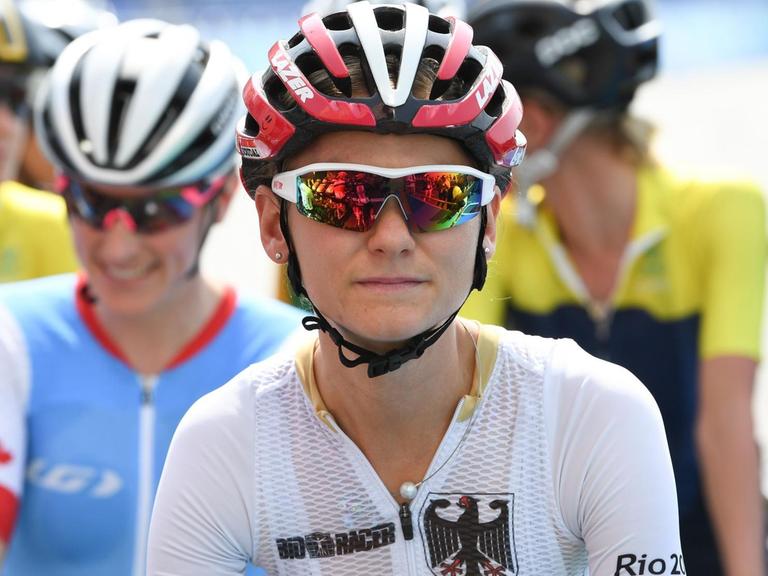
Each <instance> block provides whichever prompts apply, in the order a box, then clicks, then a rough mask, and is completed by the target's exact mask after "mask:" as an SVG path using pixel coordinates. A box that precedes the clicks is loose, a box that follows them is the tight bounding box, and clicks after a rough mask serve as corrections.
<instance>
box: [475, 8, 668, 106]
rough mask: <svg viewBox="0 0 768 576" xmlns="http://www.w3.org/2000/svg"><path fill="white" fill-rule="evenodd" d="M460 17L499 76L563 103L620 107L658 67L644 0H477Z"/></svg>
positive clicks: (655, 29) (656, 30) (654, 24)
mask: <svg viewBox="0 0 768 576" xmlns="http://www.w3.org/2000/svg"><path fill="white" fill-rule="evenodd" d="M468 21H469V23H470V24H471V25H472V27H473V28H474V30H475V36H474V42H475V43H476V44H481V45H485V46H489V47H490V48H491V49H492V50H493V51H494V52H495V53H496V54H497V55H498V56H499V59H500V60H501V62H502V63H503V65H504V77H505V78H506V79H508V80H509V81H511V82H512V83H513V84H514V85H515V87H516V88H517V89H518V91H520V92H521V93H522V94H525V93H526V92H530V91H532V90H534V91H539V92H544V93H546V94H549V95H550V96H552V97H554V98H555V99H556V100H557V101H559V102H560V103H561V104H563V105H564V106H565V107H567V108H582V107H587V108H594V109H622V108H626V107H627V105H628V104H629V102H630V101H631V100H632V98H633V96H634V94H635V90H636V89H637V87H638V86H639V85H640V84H642V83H643V82H646V81H647V80H649V79H651V78H652V77H653V76H654V75H655V74H656V70H657V66H658V42H659V35H660V26H659V24H658V21H657V20H655V19H654V16H653V14H652V11H651V6H650V5H649V2H648V1H647V0H478V2H476V3H475V4H474V6H473V7H472V8H471V10H470V12H469V15H468Z"/></svg>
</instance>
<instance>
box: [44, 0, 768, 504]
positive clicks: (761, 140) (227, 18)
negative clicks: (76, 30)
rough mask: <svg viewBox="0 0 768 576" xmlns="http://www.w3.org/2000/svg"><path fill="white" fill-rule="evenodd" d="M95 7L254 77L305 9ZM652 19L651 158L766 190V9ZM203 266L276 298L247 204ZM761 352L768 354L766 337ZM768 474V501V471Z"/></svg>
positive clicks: (643, 93) (663, 6)
mask: <svg viewBox="0 0 768 576" xmlns="http://www.w3.org/2000/svg"><path fill="white" fill-rule="evenodd" d="M39 1H40V2H46V1H51V0H39ZM53 1H55V2H57V3H59V2H62V1H63V0H53ZM470 3H471V0H470ZM94 4H100V5H101V6H106V7H110V8H111V9H113V10H114V11H115V12H116V13H117V15H118V17H119V18H120V19H121V20H123V19H128V18H135V17H145V16H153V17H160V18H163V19H166V20H169V21H172V22H176V23H181V22H191V23H194V24H195V25H197V26H198V27H199V28H200V29H201V30H202V31H203V33H204V34H205V35H206V36H207V37H208V38H210V39H213V38H216V39H220V40H223V41H225V42H227V43H228V44H229V46H230V47H231V48H232V50H233V51H234V52H235V53H237V54H238V55H239V56H240V57H241V58H242V60H243V61H244V62H245V64H246V66H247V67H248V69H249V71H250V72H254V71H257V70H260V69H262V68H263V67H264V66H265V65H266V53H267V50H268V48H269V47H270V46H271V45H272V44H273V43H274V41H275V40H276V39H278V38H284V39H287V38H288V37H289V36H290V35H291V34H292V33H293V32H294V29H295V27H296V20H297V18H298V17H299V15H300V12H301V7H302V4H303V2H302V1H299V0H250V1H244V0H209V1H204V0H183V1H182V0H111V2H108V1H107V0H104V2H100V1H99V0H94ZM656 12H657V14H658V16H659V17H660V19H661V21H662V23H663V27H664V35H663V38H662V44H661V73H660V75H659V76H658V78H657V79H656V80H654V81H652V82H650V83H649V84H648V85H646V86H645V87H643V88H642V89H641V90H640V92H639V93H638V96H637V98H636V100H635V102H634V104H633V106H634V110H635V111H636V113H637V114H638V115H640V116H643V117H645V118H648V119H650V120H652V121H654V123H655V124H656V125H657V126H658V134H657V138H656V143H655V148H656V153H657V156H658V157H659V159H660V160H661V161H662V162H663V163H665V164H668V165H670V166H672V167H673V168H674V169H676V170H678V171H680V172H684V173H685V172H695V173H696V174H702V173H703V174H713V175H724V176H731V177H737V178H747V179H751V180H754V181H757V182H758V183H759V184H760V185H761V186H762V188H763V190H768V159H767V158H766V156H768V0H730V1H728V2H723V1H721V0H656ZM203 266H204V267H205V268H207V269H208V270H210V271H211V272H213V273H215V274H216V275H217V276H219V277H220V278H222V279H225V280H228V281H230V282H232V283H233V284H235V285H236V286H238V288H240V290H242V291H243V292H258V293H263V294H272V293H273V292H274V289H275V286H276V269H275V267H274V266H273V265H272V263H271V262H270V261H269V260H267V258H266V256H265V255H264V254H263V251H262V249H261V244H260V241H259V237H258V229H257V223H256V213H255V210H254V208H253V204H252V203H251V202H250V201H249V200H248V199H247V197H246V195H245V194H240V195H239V197H238V198H237V201H236V202H234V203H233V206H232V209H230V212H229V214H228V216H227V219H226V220H225V223H224V225H221V226H218V227H216V228H214V230H213V232H212V235H211V238H210V241H209V242H208V243H207V245H206V249H205V251H204V254H203ZM766 317H768V314H766ZM766 326H768V322H767V323H766ZM764 349H765V350H766V351H768V332H767V333H766V338H764ZM766 380H768V369H766V368H763V371H762V373H761V384H760V386H759V390H758V394H757V397H756V402H755V410H756V411H757V412H758V414H757V421H758V422H759V423H760V430H759V434H760V437H761V439H762V441H763V444H764V446H768V384H766ZM764 453H766V454H768V451H764ZM766 460H768V458H766ZM765 472H766V473H765V474H764V479H765V480H764V493H766V494H768V466H766V468H765Z"/></svg>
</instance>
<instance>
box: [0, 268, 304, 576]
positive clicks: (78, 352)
mask: <svg viewBox="0 0 768 576" xmlns="http://www.w3.org/2000/svg"><path fill="white" fill-rule="evenodd" d="M81 285H82V282H80V283H78V280H77V277H75V276H72V275H67V276H59V277H53V278H46V279H42V280H34V281H30V282H24V283H19V284H15V285H7V286H5V287H2V289H0V406H2V408H0V446H2V447H3V451H4V453H5V454H10V455H11V458H10V459H9V460H8V459H7V460H8V461H7V462H5V463H0V489H2V490H5V491H6V492H10V493H12V494H15V495H16V497H17V499H18V500H19V502H20V507H19V512H18V517H17V521H16V523H15V528H14V530H13V532H12V534H11V541H10V548H9V551H8V555H7V558H6V565H5V568H4V572H3V574H4V575H7V576H16V575H22V574H30V575H32V574H34V575H41V574H52V575H54V574H55V575H56V576H68V575H72V576H75V575H77V576H90V575H94V576H96V575H99V576H103V575H107V574H108V575H110V576H121V575H124V576H132V575H139V574H144V564H145V545H146V534H147V529H148V525H149V518H150V514H151V510H152V504H153V499H154V494H155V490H156V487H157V483H158V480H159V478H160V472H161V470H162V466H163V461H164V459H165V455H166V451H167V449H168V445H169V443H170V440H171V436H172V435H173V432H174V430H175V429H176V425H177V424H178V422H179V420H180V419H181V417H182V416H183V415H184V413H185V412H186V411H187V409H188V408H189V407H190V406H191V405H192V403H193V402H194V401H195V400H197V399H198V398H199V397H200V396H202V395H203V394H205V393H207V392H209V391H211V390H213V389H215V388H217V387H218V386H220V385H222V384H224V383H225V382H227V380H229V379H230V378H231V377H233V376H234V375H235V374H237V373H238V372H240V371H241V370H242V369H243V368H245V367H246V366H248V365H249V364H251V363H253V362H256V361H259V360H261V359H263V358H265V357H266V356H269V355H270V354H272V353H273V352H275V351H276V350H277V348H279V346H280V345H281V343H282V342H283V341H284V339H285V338H286V337H287V336H288V335H289V334H291V333H292V332H293V331H294V330H296V329H297V328H298V327H300V324H299V319H300V318H301V312H300V311H298V310H297V309H294V308H291V307H289V306H287V305H285V304H282V303H279V302H276V301H272V300H266V299H265V300H240V301H239V302H238V301H237V299H236V298H235V296H234V292H232V291H230V292H229V293H228V295H227V296H225V297H224V298H223V299H222V303H221V304H220V306H219V309H218V310H217V312H216V313H215V314H214V317H213V318H212V319H211V320H210V321H209V322H208V324H207V326H206V327H205V328H204V329H203V331H202V332H201V334H199V335H198V337H197V338H195V339H194V340H193V343H192V344H191V345H190V346H189V347H188V348H187V349H186V350H185V351H183V353H182V354H181V356H180V357H179V358H177V359H176V361H174V363H172V365H171V367H170V368H168V369H166V370H164V371H163V372H161V373H159V374H153V375H143V374H138V373H137V372H135V371H134V370H133V369H131V367H130V366H129V365H128V364H127V363H126V362H125V361H124V360H121V359H120V358H119V356H120V352H119V350H117V347H116V346H114V345H113V344H111V343H110V342H109V340H108V337H107V336H105V333H104V332H103V331H101V330H100V327H99V325H98V321H97V320H96V319H95V315H94V314H93V311H92V307H91V306H90V305H89V304H88V303H87V300H86V297H85V294H84V292H83V290H82V289H81V288H80V286H81ZM3 349H4V350H3ZM14 458H15V460H14ZM14 470H15V472H14Z"/></svg>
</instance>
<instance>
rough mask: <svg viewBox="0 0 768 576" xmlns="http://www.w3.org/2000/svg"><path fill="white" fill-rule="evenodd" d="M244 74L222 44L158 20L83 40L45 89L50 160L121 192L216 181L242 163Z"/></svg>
mask: <svg viewBox="0 0 768 576" xmlns="http://www.w3.org/2000/svg"><path fill="white" fill-rule="evenodd" d="M245 78H246V76H245V70H244V67H243V66H242V64H241V63H240V61H239V60H237V59H236V58H235V57H234V56H233V55H232V54H231V52H230V51H229V49H228V48H227V46H226V45H225V44H223V43H221V42H216V41H214V42H205V41H203V40H202V39H201V37H200V34H199V32H198V31H197V30H196V29H195V28H194V27H192V26H189V25H173V24H169V23H167V22H163V21H160V20H153V19H139V20H132V21H128V22H125V23H123V24H121V25H119V26H117V27H115V28H113V29H111V30H107V31H102V30H100V31H96V32H92V33H89V34H85V35H83V36H81V37H80V38H78V39H77V40H75V41H74V42H72V43H71V44H70V45H69V46H67V48H66V49H65V50H64V52H62V54H61V56H60V57H59V59H58V60H57V61H56V64H55V65H54V67H53V68H52V70H51V73H50V74H49V76H48V78H47V79H46V81H45V82H44V84H43V86H42V89H41V90H40V91H39V94H38V99H37V102H36V103H35V129H36V132H37V136H38V140H39V141H40V145H41V147H42V149H43V150H44V152H45V153H46V155H47V156H48V157H49V159H50V160H51V162H53V163H54V164H55V165H56V166H57V167H58V168H59V169H61V170H63V171H64V172H66V173H68V174H70V175H74V176H76V177H78V178H81V179H84V180H88V181H91V182H96V183H101V184H107V185H114V186H157V187H160V186H174V185H179V184H188V183H192V182H200V181H211V180H213V179H215V178H217V177H218V176H221V175H223V174H226V173H227V172H229V171H231V170H232V169H233V168H234V167H235V166H236V156H235V145H234V133H235V127H236V125H237V120H238V118H239V116H240V115H241V114H242V108H241V106H240V90H241V88H242V85H243V84H244V80H245Z"/></svg>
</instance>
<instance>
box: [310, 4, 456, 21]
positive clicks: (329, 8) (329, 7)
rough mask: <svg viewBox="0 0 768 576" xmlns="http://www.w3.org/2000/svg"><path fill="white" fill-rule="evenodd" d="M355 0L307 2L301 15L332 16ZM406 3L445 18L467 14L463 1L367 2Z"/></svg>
mask: <svg viewBox="0 0 768 576" xmlns="http://www.w3.org/2000/svg"><path fill="white" fill-rule="evenodd" d="M356 1H357V0H309V1H308V2H307V3H306V4H304V6H303V7H302V9H301V13H302V15H306V14H311V13H312V12H317V13H318V14H320V15H321V16H325V15H327V14H333V13H334V12H341V11H343V10H345V9H346V7H347V6H348V5H349V4H352V3H353V2H356ZM403 2H407V3H408V4H418V5H420V6H424V8H426V9H427V10H429V11H430V12H431V13H432V14H436V15H437V16H442V17H443V18H447V17H448V16H454V17H455V18H461V19H462V20H463V19H465V17H466V13H467V6H466V3H465V2H464V0H402V1H401V2H398V1H397V0H368V3H369V4H402V3H403Z"/></svg>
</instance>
